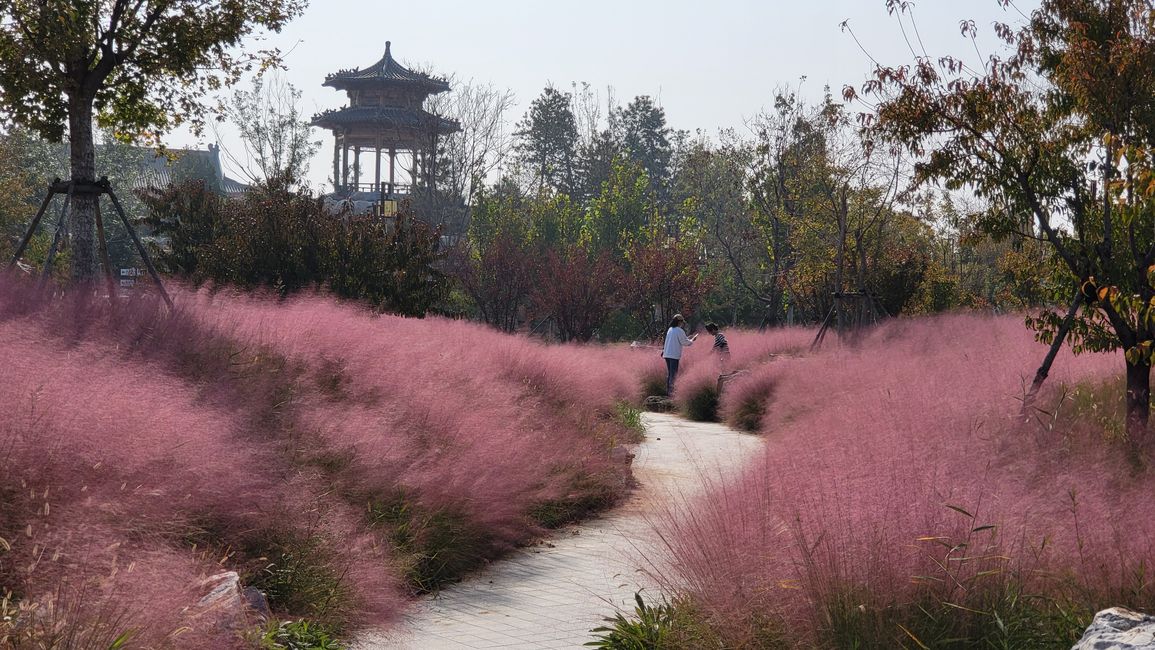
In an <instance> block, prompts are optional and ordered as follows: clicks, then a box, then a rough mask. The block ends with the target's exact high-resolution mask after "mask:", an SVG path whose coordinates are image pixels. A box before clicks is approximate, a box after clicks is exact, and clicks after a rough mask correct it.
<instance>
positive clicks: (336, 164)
mask: <svg viewBox="0 0 1155 650" xmlns="http://www.w3.org/2000/svg"><path fill="white" fill-rule="evenodd" d="M333 191H334V192H340V191H341V136H339V135H337V133H335V132H334V133H333Z"/></svg>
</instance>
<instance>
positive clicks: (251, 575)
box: [241, 529, 356, 631]
mask: <svg viewBox="0 0 1155 650" xmlns="http://www.w3.org/2000/svg"><path fill="white" fill-rule="evenodd" d="M333 545H334V542H333V540H330V539H327V538H325V537H323V536H322V535H319V534H317V533H315V532H310V531H293V530H283V529H270V530H267V531H264V532H262V533H260V534H258V535H256V536H255V537H254V539H252V540H250V541H249V546H248V548H245V549H244V551H245V552H244V555H246V556H248V557H252V558H254V559H253V560H252V561H251V562H250V564H251V566H252V567H253V568H251V569H249V570H248V571H245V572H244V573H243V574H242V576H241V578H242V581H243V582H244V584H246V585H248V586H251V587H255V588H257V589H259V590H261V591H262V592H264V594H265V596H266V597H267V598H268V599H269V607H270V608H272V609H273V610H274V611H281V612H288V613H290V614H292V615H295V616H303V617H306V618H309V619H314V620H318V621H324V625H325V626H326V628H327V629H329V630H333V631H338V630H340V629H341V628H342V627H343V626H344V625H345V624H346V623H347V622H348V620H349V617H350V613H351V612H352V611H354V610H355V609H356V603H355V597H354V595H353V592H352V590H351V588H350V585H349V583H348V581H347V579H346V575H345V574H346V572H345V570H344V569H343V568H342V566H341V563H340V560H339V558H338V557H337V555H336V554H335V553H334V551H333V550H332V549H333V548H334V546H333Z"/></svg>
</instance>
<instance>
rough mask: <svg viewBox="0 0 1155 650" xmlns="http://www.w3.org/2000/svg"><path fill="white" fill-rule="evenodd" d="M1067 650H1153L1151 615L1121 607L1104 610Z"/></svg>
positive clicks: (1154, 633)
mask: <svg viewBox="0 0 1155 650" xmlns="http://www.w3.org/2000/svg"><path fill="white" fill-rule="evenodd" d="M1071 650H1155V616H1149V615H1147V614H1142V613H1140V612H1135V611H1132V610H1129V609H1126V608H1124V607H1112V608H1111V609H1104V610H1103V611H1101V612H1099V613H1098V614H1095V620H1093V621H1091V626H1090V627H1088V628H1087V631H1086V632H1084V633H1083V638H1081V639H1079V642H1078V643H1076V644H1075V645H1074V646H1073V647H1072V648H1071Z"/></svg>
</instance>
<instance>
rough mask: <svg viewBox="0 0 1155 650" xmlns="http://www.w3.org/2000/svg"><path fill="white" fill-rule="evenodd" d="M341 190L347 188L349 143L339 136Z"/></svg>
mask: <svg viewBox="0 0 1155 650" xmlns="http://www.w3.org/2000/svg"><path fill="white" fill-rule="evenodd" d="M341 140H342V142H341V191H342V192H344V191H346V190H348V189H349V144H348V143H346V142H345V141H344V138H341Z"/></svg>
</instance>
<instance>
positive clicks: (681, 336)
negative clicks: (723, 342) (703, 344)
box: [662, 314, 698, 397]
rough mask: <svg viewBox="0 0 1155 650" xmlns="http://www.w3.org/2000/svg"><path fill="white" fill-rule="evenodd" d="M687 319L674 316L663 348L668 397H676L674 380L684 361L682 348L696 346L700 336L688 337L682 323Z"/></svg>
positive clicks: (679, 315)
mask: <svg viewBox="0 0 1155 650" xmlns="http://www.w3.org/2000/svg"><path fill="white" fill-rule="evenodd" d="M685 322H686V319H684V318H682V315H681V314H674V319H673V320H672V321H670V329H668V330H666V345H665V347H663V348H662V358H663V359H665V360H666V397H673V396H674V378H675V377H676V376H677V375H678V363H679V362H680V361H681V360H682V348H684V347H689V346H691V345H693V344H694V339H696V338H698V335H697V334H695V335H694V336H686V330H684V329H682V323H685Z"/></svg>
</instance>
